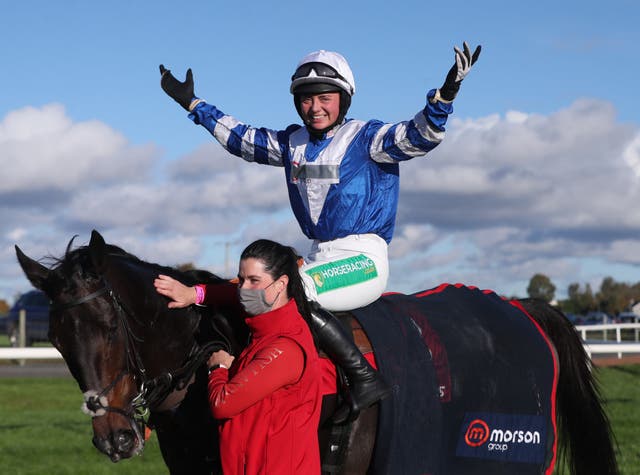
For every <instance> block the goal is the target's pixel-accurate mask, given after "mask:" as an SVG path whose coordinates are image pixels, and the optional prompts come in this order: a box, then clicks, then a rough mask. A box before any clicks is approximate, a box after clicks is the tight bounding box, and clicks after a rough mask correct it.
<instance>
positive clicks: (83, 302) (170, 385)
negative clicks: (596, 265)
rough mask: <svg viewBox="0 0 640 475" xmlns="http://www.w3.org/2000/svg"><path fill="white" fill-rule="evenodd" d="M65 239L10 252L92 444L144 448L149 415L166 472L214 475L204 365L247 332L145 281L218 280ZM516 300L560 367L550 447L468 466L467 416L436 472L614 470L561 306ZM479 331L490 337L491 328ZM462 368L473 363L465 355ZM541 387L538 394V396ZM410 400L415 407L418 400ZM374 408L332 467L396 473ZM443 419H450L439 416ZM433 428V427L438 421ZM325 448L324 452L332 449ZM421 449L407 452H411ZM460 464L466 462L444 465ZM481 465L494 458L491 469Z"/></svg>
mask: <svg viewBox="0 0 640 475" xmlns="http://www.w3.org/2000/svg"><path fill="white" fill-rule="evenodd" d="M72 243H73V239H72V240H71V242H70V243H69V245H68V246H67V250H66V253H65V255H64V256H63V257H61V258H59V259H56V260H55V262H54V264H53V266H52V267H51V268H49V267H46V266H44V265H42V264H40V263H39V262H37V261H35V260H33V259H31V258H29V257H27V256H26V255H25V254H24V253H23V252H22V251H21V250H20V249H19V248H18V247H17V246H16V253H17V256H18V261H19V263H20V265H21V267H22V269H23V270H24V272H25V274H26V276H27V277H28V279H29V280H30V282H31V283H32V284H33V285H34V286H35V287H36V288H39V289H41V290H43V291H44V292H45V293H46V294H47V295H48V296H49V298H50V299H51V301H52V307H51V316H50V330H49V337H50V340H51V342H52V343H53V344H54V346H55V347H56V348H57V349H58V350H59V351H60V353H61V354H62V355H63V357H64V359H65V362H66V363H67V365H68V366H69V369H70V371H71V373H72V375H73V376H74V378H75V379H76V381H77V382H78V385H79V387H80V390H81V391H82V393H83V395H84V406H83V410H84V411H85V412H86V413H87V414H89V415H90V416H91V417H92V424H93V433H94V436H93V443H94V445H95V446H96V447H97V448H98V450H100V451H101V452H103V453H105V454H106V455H107V456H109V457H110V459H111V460H112V461H114V462H116V461H118V460H121V459H124V458H128V457H131V456H133V455H135V454H137V453H140V452H141V451H142V450H143V447H144V433H145V431H144V429H145V425H150V426H152V427H153V428H154V429H155V430H156V433H157V436H158V440H159V443H160V447H161V451H162V455H163V458H164V461H165V463H166V464H167V466H168V468H169V470H170V472H171V473H173V474H181V473H185V474H187V473H189V474H205V473H206V474H210V473H215V474H217V473H220V469H219V454H218V441H217V428H216V423H215V421H214V420H213V419H212V417H211V415H210V413H209V408H208V398H207V389H206V383H207V374H206V370H205V368H204V366H205V365H204V364H203V363H204V361H205V360H206V358H207V357H208V355H209V354H210V353H211V352H212V351H215V349H218V348H225V349H226V350H227V351H229V352H231V353H233V354H238V353H239V352H240V351H241V349H242V347H243V344H244V343H245V342H246V341H247V336H248V334H247V329H246V327H245V325H244V322H243V321H241V320H242V319H240V318H234V317H233V315H232V314H230V312H231V309H226V308H215V309H206V308H201V307H195V306H194V307H189V308H185V309H168V308H167V300H166V299H165V298H164V297H161V296H160V295H158V294H157V293H156V291H155V289H154V288H153V279H154V277H156V276H157V275H158V274H159V273H163V274H167V275H171V276H173V277H174V278H176V279H178V280H180V281H182V282H183V283H185V284H187V285H193V284H195V283H197V282H215V281H217V280H220V279H218V278H217V277H215V276H213V275H212V274H209V273H207V272H204V271H194V272H179V271H177V270H175V269H171V268H167V267H164V266H160V265H157V264H151V263H147V262H144V261H141V260H139V259H138V258H136V257H135V256H132V255H130V254H129V253H127V252H125V251H124V250H122V249H121V248H119V247H117V246H113V245H110V244H106V243H105V241H104V239H103V238H102V236H101V235H100V234H99V233H98V232H96V231H93V232H92V235H91V240H90V243H89V245H88V246H81V247H77V248H75V249H72ZM478 298H480V299H483V298H484V297H482V295H480V297H478ZM517 306H519V307H520V308H521V309H522V310H524V311H526V313H527V314H528V315H529V316H530V317H531V318H532V321H534V322H535V325H536V326H537V327H538V329H540V331H541V332H543V333H544V334H545V335H546V338H548V340H549V342H550V347H551V351H550V353H551V354H552V358H551V359H552V360H553V361H554V362H555V363H554V365H556V366H558V368H557V369H559V371H557V372H556V376H554V378H555V379H553V388H554V391H553V392H552V393H550V394H549V397H550V398H552V399H553V400H552V405H553V407H554V408H555V410H554V411H553V415H554V416H556V417H555V419H556V420H554V421H552V422H553V423H552V425H553V427H554V430H553V431H551V434H550V435H551V436H550V437H548V442H547V445H548V447H549V454H548V455H547V459H548V460H547V461H546V462H545V466H544V468H543V469H540V471H538V472H525V471H523V470H519V469H518V468H513V467H524V466H525V465H524V464H520V465H517V464H516V465H514V464H511V465H509V464H507V463H506V462H505V460H504V458H503V459H502V460H501V459H500V458H497V459H496V458H495V456H493V455H492V456H493V457H494V460H492V461H490V463H492V464H493V465H481V464H479V465H477V468H473V467H474V466H475V465H474V464H473V463H472V462H473V461H474V459H473V455H471V458H469V455H468V454H465V453H464V450H467V451H468V450H475V449H476V448H477V446H479V445H481V444H484V443H485V442H487V441H489V434H488V433H487V435H486V437H485V438H484V439H482V438H480V439H478V438H477V436H478V434H479V433H478V432H477V431H479V430H480V429H481V427H480V426H479V425H478V426H477V427H476V426H473V424H476V425H477V424H479V422H478V421H480V422H482V424H485V423H484V422H483V421H482V420H480V419H477V418H476V419H475V420H473V421H472V423H471V424H470V425H469V427H468V429H467V431H466V433H465V434H462V435H463V436H464V437H463V439H464V440H466V442H467V445H468V447H463V448H462V449H459V450H462V452H460V453H459V454H457V455H460V456H459V457H458V459H463V460H464V463H465V464H463V465H453V464H451V463H449V464H447V462H439V463H438V464H436V465H434V469H433V473H441V474H447V473H456V474H458V473H461V474H468V475H471V474H481V473H500V474H502V473H505V474H506V473H518V474H520V473H545V474H551V473H552V470H553V466H554V465H555V462H556V459H557V458H559V457H560V458H561V457H563V456H564V457H566V459H567V460H568V466H569V467H570V470H571V473H572V474H574V475H576V474H580V475H584V474H604V475H609V474H616V473H618V470H617V464H616V460H615V453H614V448H613V440H612V435H611V432H610V427H609V422H608V419H607V417H606V415H605V413H604V411H603V408H602V405H601V401H600V397H599V394H598V390H597V385H596V381H595V379H594V375H593V374H592V372H591V367H590V361H589V359H588V357H587V355H586V354H585V352H584V349H583V347H582V343H581V341H580V339H579V337H578V336H577V334H576V332H575V330H574V329H573V327H572V326H571V324H570V323H569V321H568V320H567V319H566V318H565V317H564V315H562V313H561V312H559V311H558V310H556V309H554V308H552V307H550V306H549V305H547V304H546V303H544V302H541V301H536V300H529V299H525V300H521V301H519V302H518V303H517ZM444 321H446V320H444ZM411 322H412V323H415V322H414V321H413V320H412V321H411ZM436 326H437V322H436ZM424 330H425V329H424V328H423V329H421V332H422V331H424ZM454 334H455V333H454ZM464 337H465V336H464V335H461V338H464ZM482 338H483V339H484V340H486V341H489V342H490V343H491V342H492V340H491V335H490V334H486V335H482ZM469 341H475V340H469ZM459 346H460V348H457V349H456V350H455V351H451V352H450V356H451V357H453V355H454V354H455V353H456V352H458V353H459V354H462V355H463V356H464V355H465V353H464V352H465V351H467V350H466V349H465V347H464V345H459ZM430 351H432V350H430ZM432 352H433V351H432ZM470 358H471V356H469V359H470ZM498 359H500V358H498ZM502 359H504V357H502ZM469 366H470V367H473V362H472V361H469ZM452 375H453V376H452V378H453V382H452V388H453V390H452V391H453V393H455V390H456V388H458V389H459V388H463V387H468V386H465V385H464V384H462V383H461V381H457V380H456V377H459V376H456V374H453V373H452ZM514 378H515V377H514ZM514 380H515V379H514ZM434 385H435V383H434ZM434 387H435V386H434ZM496 389H497V387H494V388H493V390H496ZM541 394H542V392H536V395H537V396H536V397H540V395H541ZM494 396H495V394H494ZM494 396H490V397H494ZM455 397H456V395H455V394H454V396H453V398H454V399H455ZM329 402H330V403H331V402H332V401H329ZM333 402H335V401H333ZM543 403H544V401H542V402H540V404H541V405H544V404H543ZM444 406H445V404H443V407H444ZM381 407H382V406H381ZM411 409H413V410H414V411H415V413H419V412H420V411H421V410H424V408H419V407H415V408H411ZM438 410H439V409H438ZM147 411H149V412H150V415H149V416H146V413H147ZM446 412H447V410H446V409H445V410H443V413H444V414H446ZM379 416H382V412H380V413H379V412H378V407H372V408H369V409H368V410H366V411H364V412H363V413H362V414H361V415H360V417H359V418H358V419H357V420H356V421H355V422H354V423H353V426H352V428H351V432H350V434H349V435H348V443H347V445H346V449H345V452H344V459H343V463H341V464H340V466H339V470H338V471H337V472H336V473H362V474H364V473H367V472H368V471H369V472H375V473H400V472H397V471H394V470H393V468H392V469H390V470H387V471H385V472H376V471H375V470H374V469H373V468H372V459H373V457H374V455H375V451H376V450H381V448H380V447H381V444H380V443H379V442H380V440H381V439H380V438H378V439H376V436H377V435H378V436H379V435H380V434H379V433H377V428H378V426H379V424H380V422H381V419H380V418H379ZM443 417H444V416H443ZM482 417H484V416H482ZM434 420H435V419H434ZM487 420H489V419H487ZM443 421H444V425H445V426H446V421H447V419H446V417H444V418H443ZM556 423H557V432H556V431H555V428H556ZM485 425H486V424H485ZM472 429H473V430H472ZM331 430H332V427H331V425H330V424H328V423H327V422H326V419H325V422H323V423H322V427H321V428H320V440H321V445H327V444H329V442H328V437H329V432H330V431H331ZM433 430H434V431H435V430H439V428H438V427H436V426H435V425H434V427H433ZM447 430H448V432H451V433H452V439H455V438H456V434H453V432H455V431H454V430H451V429H450V428H447V427H444V428H443V432H442V433H443V434H444V433H445V431H447ZM456 430H457V429H456ZM498 432H499V436H500V437H502V439H501V442H504V441H507V442H516V440H515V438H516V437H520V438H521V439H522V440H525V439H526V438H528V437H529V438H532V440H533V435H532V434H534V432H531V433H529V432H526V433H525V432H523V431H520V432H518V431H508V430H504V431H503V430H500V431H498ZM438 433H440V432H438ZM556 434H557V438H558V440H557V441H556V440H555V435H556ZM436 435H437V434H436ZM480 435H481V434H480ZM474 437H476V438H474ZM493 437H494V433H493V432H492V433H491V439H490V442H491V444H489V445H493V446H495V447H496V450H504V447H506V446H507V444H506V443H500V444H498V443H497V442H496V443H494V439H493ZM437 438H438V439H440V438H442V439H445V437H444V436H442V437H440V436H438V437H437ZM376 440H377V441H376ZM463 445H464V444H463ZM485 445H486V444H485ZM514 445H515V444H514ZM321 450H322V452H321V453H328V447H321ZM443 450H444V449H443ZM454 450H455V447H454ZM435 452H438V450H436V451H435ZM422 456H423V455H422V454H421V453H416V454H415V457H416V458H419V457H422ZM453 457H454V456H453V455H452V458H453ZM465 457H466V458H465ZM462 466H464V467H465V469H464V470H463V469H460V468H457V469H454V468H452V467H462ZM487 466H491V467H494V468H492V469H491V470H490V471H488V470H487ZM495 467H502V468H499V469H498V468H495ZM505 467H511V468H505ZM405 473H406V472H405Z"/></svg>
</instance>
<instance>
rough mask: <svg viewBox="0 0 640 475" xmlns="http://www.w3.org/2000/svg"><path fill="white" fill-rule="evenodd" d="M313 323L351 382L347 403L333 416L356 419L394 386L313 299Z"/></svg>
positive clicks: (323, 346)
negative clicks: (388, 382)
mask: <svg viewBox="0 0 640 475" xmlns="http://www.w3.org/2000/svg"><path fill="white" fill-rule="evenodd" d="M311 324H312V326H313V330H314V332H315V334H316V336H317V337H318V340H319V345H320V349H321V350H322V351H324V352H325V353H326V354H327V355H328V356H329V358H331V360H332V361H333V362H334V363H335V364H336V365H338V366H339V367H340V368H342V370H343V371H344V372H345V374H346V377H347V380H348V382H349V391H348V394H347V402H348V405H344V406H342V407H340V408H338V410H337V411H336V413H335V415H334V417H333V419H334V421H335V422H338V423H340V422H345V421H347V420H355V419H356V418H357V417H358V414H359V413H360V411H361V410H363V409H366V408H367V407H369V406H371V405H372V404H373V403H374V402H377V401H379V400H381V399H383V398H385V397H387V396H388V395H389V394H391V388H390V387H389V386H388V385H387V384H386V383H385V382H384V381H383V380H382V377H381V375H380V374H379V373H378V372H377V371H376V370H375V369H373V367H371V365H370V364H369V362H368V361H367V360H366V359H365V357H364V356H363V355H362V353H361V352H360V350H359V349H358V347H357V346H356V345H355V343H354V342H353V339H352V338H351V337H350V336H349V335H348V334H347V332H346V331H345V329H344V328H343V326H342V324H341V323H340V322H339V321H338V319H337V318H336V317H335V316H334V315H333V314H332V313H331V312H329V311H328V310H325V309H323V308H322V307H320V306H319V305H316V304H315V303H314V304H313V305H312V312H311Z"/></svg>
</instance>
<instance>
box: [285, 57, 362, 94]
mask: <svg viewBox="0 0 640 475" xmlns="http://www.w3.org/2000/svg"><path fill="white" fill-rule="evenodd" d="M322 85H325V86H322ZM329 86H333V87H329ZM336 86H337V87H338V88H339V89H341V90H343V91H345V92H346V93H347V94H348V95H349V97H351V96H353V95H354V94H355V92H356V83H355V80H354V79H353V73H352V72H351V68H350V67H349V63H347V60H346V59H344V56H342V55H341V54H340V53H335V52H333V51H325V50H322V49H321V50H320V51H314V52H313V53H309V54H308V55H306V56H305V57H304V58H302V60H301V61H300V62H299V63H298V66H297V67H296V72H295V73H294V74H293V76H291V87H290V89H289V90H290V92H291V94H308V93H312V94H313V93H316V94H317V93H322V92H329V91H330V90H334V91H335V90H336V89H335V87H336Z"/></svg>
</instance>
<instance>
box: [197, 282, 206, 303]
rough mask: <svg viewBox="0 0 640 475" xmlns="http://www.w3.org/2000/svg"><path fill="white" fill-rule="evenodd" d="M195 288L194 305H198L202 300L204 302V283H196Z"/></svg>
mask: <svg viewBox="0 0 640 475" xmlns="http://www.w3.org/2000/svg"><path fill="white" fill-rule="evenodd" d="M195 289H196V305H200V304H201V303H202V302H204V293H205V292H204V285H200V284H198V285H196V286H195Z"/></svg>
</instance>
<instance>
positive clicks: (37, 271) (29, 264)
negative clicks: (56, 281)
mask: <svg viewBox="0 0 640 475" xmlns="http://www.w3.org/2000/svg"><path fill="white" fill-rule="evenodd" d="M15 248H16V256H18V262H19V263H20V267H22V270H23V271H24V273H25V275H26V276H27V279H29V282H31V284H33V286H34V287H35V288H36V289H40V290H42V287H43V286H44V283H45V281H46V280H47V277H49V272H50V271H49V269H47V268H46V267H45V266H43V265H42V264H40V263H39V262H36V261H34V260H33V259H31V258H30V257H29V256H27V255H26V254H25V253H24V252H22V251H21V250H20V248H19V247H18V246H15Z"/></svg>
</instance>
